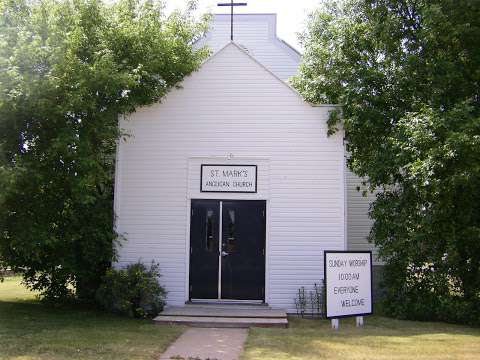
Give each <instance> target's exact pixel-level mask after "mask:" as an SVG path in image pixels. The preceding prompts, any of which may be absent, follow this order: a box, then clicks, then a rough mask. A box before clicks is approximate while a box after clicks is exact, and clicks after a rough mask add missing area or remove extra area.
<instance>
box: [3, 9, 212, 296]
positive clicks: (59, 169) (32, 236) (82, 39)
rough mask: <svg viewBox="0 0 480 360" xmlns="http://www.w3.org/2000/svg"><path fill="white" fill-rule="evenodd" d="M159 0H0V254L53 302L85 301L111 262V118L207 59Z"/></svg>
mask: <svg viewBox="0 0 480 360" xmlns="http://www.w3.org/2000/svg"><path fill="white" fill-rule="evenodd" d="M205 26H206V24H205V22H204V21H200V22H197V21H195V20H194V18H193V17H192V15H191V13H189V12H187V13H175V14H173V15H171V16H169V17H167V16H165V15H164V14H163V6H162V4H161V3H160V2H156V1H140V0H121V1H119V2H117V3H114V4H112V5H108V4H106V3H103V2H101V1H97V0H75V1H70V0H46V1H42V2H26V1H24V0H0V170H1V175H4V174H5V177H4V178H2V179H0V185H2V191H1V193H0V227H1V233H0V263H1V264H3V265H9V266H11V267H13V268H14V269H16V270H25V279H26V281H27V283H28V284H30V285H31V286H32V287H35V288H36V289H39V290H42V291H43V292H44V295H45V296H47V297H48V298H50V299H52V300H56V299H59V298H64V297H65V296H67V295H68V294H69V293H70V290H69V289H70V288H69V287H68V285H69V284H73V285H74V286H75V287H76V295H77V296H79V297H83V298H87V299H88V298H89V299H92V297H93V294H94V292H95V289H96V288H97V287H98V284H99V279H100V277H101V276H102V275H103V273H104V272H105V269H106V268H107V267H108V266H109V264H110V262H111V261H112V260H113V259H114V257H115V253H114V242H115V241H116V239H117V234H115V233H114V231H113V221H114V214H113V174H114V162H115V150H116V140H117V139H118V137H119V136H121V135H122V133H121V129H118V117H119V116H121V115H124V114H128V113H131V112H133V111H135V109H136V108H137V107H138V106H142V105H147V104H151V103H154V102H156V101H159V100H160V99H161V98H162V97H163V96H164V95H165V94H166V93H167V92H168V91H169V89H171V88H172V87H173V86H176V85H177V84H178V82H179V81H180V80H182V79H183V77H184V76H186V75H188V74H190V73H191V72H192V71H194V70H195V69H196V68H197V67H198V66H199V65H200V63H201V62H202V61H203V60H204V59H205V56H206V54H207V52H206V50H205V49H198V50H197V49H194V48H193V47H192V44H193V42H194V40H195V39H197V38H198V37H199V36H200V35H201V33H202V32H203V31H204V30H205Z"/></svg>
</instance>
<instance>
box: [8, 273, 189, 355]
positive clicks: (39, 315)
mask: <svg viewBox="0 0 480 360" xmlns="http://www.w3.org/2000/svg"><path fill="white" fill-rule="evenodd" d="M183 330H184V329H183V328H182V327H178V326H177V327H170V326H156V325H153V324H152V322H151V321H149V320H135V319H128V318H122V317H118V316H114V315H109V314H104V313H101V312H96V311H92V310H86V309H77V308H51V307H47V306H45V305H43V304H41V303H40V302H38V301H37V300H36V299H35V297H34V294H32V293H31V292H29V291H28V290H26V289H25V288H24V287H23V286H21V285H20V279H19V278H18V277H13V278H6V279H5V281H4V282H3V283H0V360H47V359H48V360H59V359H81V360H90V359H92V360H93V359H95V360H100V359H112V360H114V359H115V360H123V359H132V360H133V359H135V360H143V359H149V360H151V359H154V358H156V357H157V356H158V355H160V354H161V353H162V352H163V350H165V348H166V347H167V345H168V344H170V343H171V342H172V341H173V340H175V339H176V338H177V337H178V336H179V335H180V334H181V333H182V332H183Z"/></svg>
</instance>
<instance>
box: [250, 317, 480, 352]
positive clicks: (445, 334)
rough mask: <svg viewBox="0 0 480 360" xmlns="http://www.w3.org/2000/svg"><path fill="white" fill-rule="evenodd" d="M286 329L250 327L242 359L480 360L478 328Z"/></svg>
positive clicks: (386, 323) (300, 322) (380, 322)
mask: <svg viewBox="0 0 480 360" xmlns="http://www.w3.org/2000/svg"><path fill="white" fill-rule="evenodd" d="M289 322H290V328H289V329H286V330H284V329H259V328H257V329H252V330H251V331H250V335H249V337H248V339H247V343H246V350H245V353H244V355H243V358H242V359H243V360H267V359H271V360H274V359H275V360H286V359H289V360H307V359H308V360H310V359H329V360H340V359H341V360H367V359H368V360H380V359H381V360H387V359H388V360H399V359H402V360H403V359H405V360H414V359H415V360H444V359H461V360H463V359H465V360H467V359H468V360H474V359H480V329H474V328H469V327H464V326H456V325H449V324H444V323H425V322H415V321H401V320H393V319H389V318H383V317H366V318H365V325H366V326H365V328H363V329H358V328H356V327H355V324H354V319H352V318H350V319H342V320H341V321H340V330H339V331H333V330H331V329H330V323H329V322H328V321H325V320H322V321H316V320H305V319H289Z"/></svg>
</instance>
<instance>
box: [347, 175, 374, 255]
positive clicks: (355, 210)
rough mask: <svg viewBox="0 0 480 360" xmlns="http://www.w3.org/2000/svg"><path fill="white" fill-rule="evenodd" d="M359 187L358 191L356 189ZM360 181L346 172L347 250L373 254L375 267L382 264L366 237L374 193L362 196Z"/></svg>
mask: <svg viewBox="0 0 480 360" xmlns="http://www.w3.org/2000/svg"><path fill="white" fill-rule="evenodd" d="M358 186H360V191H357V187H358ZM363 189H364V186H362V185H361V179H360V178H359V177H358V176H357V175H355V174H354V173H352V172H351V171H349V170H347V172H346V195H347V239H348V241H347V246H348V250H358V251H365V250H370V251H372V252H373V255H374V256H373V262H374V264H375V265H379V264H382V263H381V262H379V261H378V259H377V257H376V256H375V255H376V254H377V249H376V248H375V246H374V245H373V244H372V243H369V242H368V240H367V237H368V235H369V233H370V229H371V227H372V224H373V221H372V219H370V217H369V216H368V212H369V208H370V203H371V202H373V201H374V200H375V196H376V192H374V193H370V192H368V193H367V196H363V194H362V190H363Z"/></svg>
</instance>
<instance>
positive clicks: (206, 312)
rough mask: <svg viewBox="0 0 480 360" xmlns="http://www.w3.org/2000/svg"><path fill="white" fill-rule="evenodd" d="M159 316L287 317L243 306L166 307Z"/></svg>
mask: <svg viewBox="0 0 480 360" xmlns="http://www.w3.org/2000/svg"><path fill="white" fill-rule="evenodd" d="M159 316H191V317H219V318H222V317H224V318H265V319H283V318H286V317H287V314H286V313H285V311H284V310H278V309H270V308H268V307H264V306H263V307H245V306H241V307H240V306H235V305H229V306H211V305H206V306H204V305H191V306H168V307H165V309H164V310H163V311H162V312H161V313H160V314H159Z"/></svg>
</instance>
